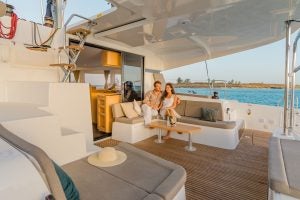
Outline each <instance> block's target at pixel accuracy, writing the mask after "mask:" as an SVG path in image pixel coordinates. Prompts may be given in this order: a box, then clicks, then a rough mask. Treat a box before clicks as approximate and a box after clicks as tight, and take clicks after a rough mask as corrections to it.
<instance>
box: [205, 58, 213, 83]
mask: <svg viewBox="0 0 300 200" xmlns="http://www.w3.org/2000/svg"><path fill="white" fill-rule="evenodd" d="M204 62H205V68H206V76H207V82H208V86H209V88H210V89H211V84H210V78H209V74H208V66H207V61H206V60H205V61H204Z"/></svg>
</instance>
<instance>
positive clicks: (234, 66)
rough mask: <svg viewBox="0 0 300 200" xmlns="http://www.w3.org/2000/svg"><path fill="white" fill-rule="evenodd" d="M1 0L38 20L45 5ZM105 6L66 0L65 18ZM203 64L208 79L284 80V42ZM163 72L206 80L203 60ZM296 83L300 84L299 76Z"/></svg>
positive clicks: (38, 0) (94, 0)
mask: <svg viewBox="0 0 300 200" xmlns="http://www.w3.org/2000/svg"><path fill="white" fill-rule="evenodd" d="M3 1H4V2H7V3H9V4H12V5H14V6H15V12H16V13H17V15H18V16H19V17H20V18H24V19H27V20H31V21H34V22H41V21H42V14H41V13H42V9H41V4H43V5H44V6H43V7H46V2H47V0H3ZM109 8H110V6H109V5H108V4H107V3H106V2H105V1H104V0H67V8H66V16H65V19H67V18H68V17H69V16H70V15H71V14H73V13H77V14H80V15H82V16H86V17H90V16H93V15H96V14H98V13H100V12H102V11H104V10H107V9H109ZM44 10H45V8H44ZM44 12H45V11H44ZM75 21H76V20H75ZM75 21H74V22H75ZM298 57H299V56H298ZM207 63H208V71H209V77H210V79H215V80H226V81H230V80H232V79H233V80H235V81H241V82H243V83H247V82H256V83H262V82H263V83H284V65H285V41H284V40H281V41H278V42H275V43H272V44H270V45H266V46H263V47H259V48H256V49H252V50H248V51H244V52H240V53H236V54H233V55H229V56H225V57H220V58H216V59H212V60H208V61H207ZM163 74H164V76H165V79H166V81H169V82H176V79H177V78H178V77H181V78H182V79H190V80H191V81H206V80H207V75H206V70H205V64H204V62H200V63H196V64H192V65H188V66H183V67H180V68H176V69H173V70H168V71H164V72H163ZM296 82H297V84H300V78H298V81H296Z"/></svg>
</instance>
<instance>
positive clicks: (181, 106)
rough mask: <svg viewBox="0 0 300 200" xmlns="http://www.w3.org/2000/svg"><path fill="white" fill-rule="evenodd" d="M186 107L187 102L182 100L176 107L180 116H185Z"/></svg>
mask: <svg viewBox="0 0 300 200" xmlns="http://www.w3.org/2000/svg"><path fill="white" fill-rule="evenodd" d="M185 106H186V100H180V104H178V105H177V106H176V108H175V110H176V112H177V113H178V114H179V115H180V116H184V113H185Z"/></svg>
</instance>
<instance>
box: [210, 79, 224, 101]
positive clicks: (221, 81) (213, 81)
mask: <svg viewBox="0 0 300 200" xmlns="http://www.w3.org/2000/svg"><path fill="white" fill-rule="evenodd" d="M218 82H219V83H224V88H225V89H227V81H226V80H212V81H211V86H212V87H211V88H212V89H214V83H218ZM224 99H226V90H224Z"/></svg>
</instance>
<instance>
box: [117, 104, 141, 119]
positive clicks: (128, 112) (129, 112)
mask: <svg viewBox="0 0 300 200" xmlns="http://www.w3.org/2000/svg"><path fill="white" fill-rule="evenodd" d="M121 107H122V110H123V112H124V114H125V116H126V117H127V118H129V119H131V118H135V117H138V116H139V115H138V114H137V113H136V111H135V110H134V108H133V103H132V102H128V103H121Z"/></svg>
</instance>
